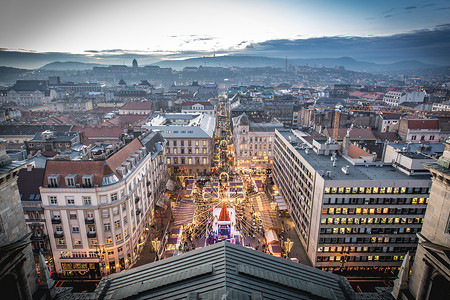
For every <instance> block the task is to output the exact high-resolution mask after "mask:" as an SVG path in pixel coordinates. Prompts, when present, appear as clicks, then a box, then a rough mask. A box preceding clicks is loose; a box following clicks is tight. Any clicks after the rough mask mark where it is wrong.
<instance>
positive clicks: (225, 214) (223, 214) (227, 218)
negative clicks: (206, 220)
mask: <svg viewBox="0 0 450 300" xmlns="http://www.w3.org/2000/svg"><path fill="white" fill-rule="evenodd" d="M219 221H230V216H229V215H228V211H227V205H226V204H225V201H224V202H222V209H221V210H220V215H219Z"/></svg>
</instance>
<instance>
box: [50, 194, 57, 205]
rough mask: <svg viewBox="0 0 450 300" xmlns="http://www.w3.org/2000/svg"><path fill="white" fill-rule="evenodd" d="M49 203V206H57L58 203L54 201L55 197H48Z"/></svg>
mask: <svg viewBox="0 0 450 300" xmlns="http://www.w3.org/2000/svg"><path fill="white" fill-rule="evenodd" d="M48 198H49V201H50V205H58V201H57V200H56V196H50V197H48Z"/></svg>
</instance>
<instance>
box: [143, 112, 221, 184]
mask: <svg viewBox="0 0 450 300" xmlns="http://www.w3.org/2000/svg"><path fill="white" fill-rule="evenodd" d="M142 127H143V128H145V129H150V130H153V131H159V132H161V134H162V136H163V137H164V138H165V139H166V140H167V147H166V159H167V165H168V169H169V173H171V174H185V175H193V174H207V173H210V171H211V163H212V157H213V152H214V130H215V118H214V116H212V115H208V114H198V113H197V114H176V113H174V114H169V113H167V114H164V115H156V116H154V117H153V118H152V120H151V121H150V122H148V123H147V124H145V125H144V126H142Z"/></svg>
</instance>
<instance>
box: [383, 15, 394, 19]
mask: <svg viewBox="0 0 450 300" xmlns="http://www.w3.org/2000/svg"><path fill="white" fill-rule="evenodd" d="M393 16H395V15H385V16H384V18H385V19H387V18H392V17H393Z"/></svg>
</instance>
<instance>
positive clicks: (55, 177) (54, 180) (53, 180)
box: [48, 174, 59, 187]
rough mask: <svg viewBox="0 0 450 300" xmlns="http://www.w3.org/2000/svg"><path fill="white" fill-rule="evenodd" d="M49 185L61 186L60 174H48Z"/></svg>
mask: <svg viewBox="0 0 450 300" xmlns="http://www.w3.org/2000/svg"><path fill="white" fill-rule="evenodd" d="M48 186H49V187H58V186H59V174H52V175H50V176H48Z"/></svg>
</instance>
